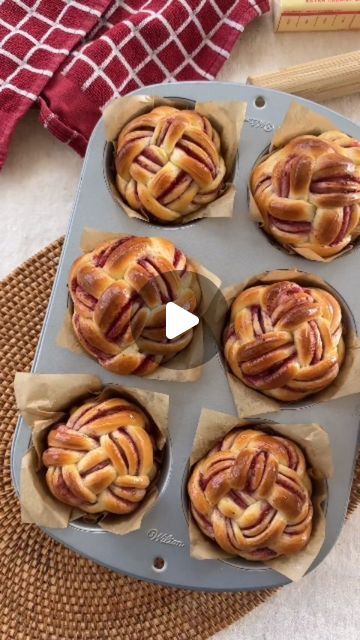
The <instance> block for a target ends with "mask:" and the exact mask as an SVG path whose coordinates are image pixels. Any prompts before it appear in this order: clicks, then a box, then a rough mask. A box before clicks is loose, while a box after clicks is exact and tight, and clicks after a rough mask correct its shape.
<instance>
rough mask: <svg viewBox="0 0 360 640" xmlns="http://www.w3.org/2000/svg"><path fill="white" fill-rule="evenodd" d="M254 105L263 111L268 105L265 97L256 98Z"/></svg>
mask: <svg viewBox="0 0 360 640" xmlns="http://www.w3.org/2000/svg"><path fill="white" fill-rule="evenodd" d="M254 104H255V107H257V108H258V109H263V108H264V107H265V105H266V100H265V98H264V96H256V98H255V100H254Z"/></svg>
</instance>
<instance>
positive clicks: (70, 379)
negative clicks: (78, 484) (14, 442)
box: [14, 373, 169, 535]
mask: <svg viewBox="0 0 360 640" xmlns="http://www.w3.org/2000/svg"><path fill="white" fill-rule="evenodd" d="M14 387H15V396H16V403H17V407H18V409H19V412H20V413H21V415H22V416H23V418H24V420H25V422H26V424H27V425H28V427H29V428H30V429H31V431H32V446H31V448H30V449H29V450H28V451H27V453H26V454H25V455H24V457H23V459H22V462H21V476H20V503H21V520H22V522H31V523H35V524H37V525H39V526H41V527H49V528H56V529H64V528H66V527H67V526H68V525H69V522H71V521H73V520H76V519H78V518H82V517H85V518H86V519H87V520H88V521H92V522H95V521H96V522H98V524H99V526H100V527H101V528H102V529H104V530H105V531H109V532H110V533H115V534H119V535H125V534H127V533H130V532H131V531H136V530H137V529H139V528H140V526H141V522H142V519H143V518H144V516H145V515H146V514H147V513H148V512H149V511H150V510H151V508H152V506H153V505H154V503H155V502H156V500H157V497H158V490H157V487H156V482H157V480H158V478H157V480H155V482H154V485H153V486H152V487H150V489H149V492H148V493H147V495H146V496H145V498H144V500H143V501H142V502H141V503H140V505H139V507H138V508H137V509H136V511H134V512H133V513H131V514H129V515H126V516H121V515H119V516H118V515H112V514H109V515H107V516H105V517H102V518H100V519H98V518H97V517H96V516H94V515H92V514H87V513H85V512H82V511H81V510H80V509H77V508H73V507H71V506H68V505H65V504H63V503H62V502H60V501H59V500H57V499H56V498H54V497H53V496H52V494H51V493H50V491H49V489H48V487H47V485H46V481H45V474H44V467H43V465H42V463H41V456H42V453H43V451H44V449H45V448H46V437H47V433H48V430H49V427H50V426H51V425H53V424H55V423H56V422H58V421H59V420H61V419H62V418H63V417H64V416H65V415H66V413H67V411H68V410H69V409H70V408H71V407H72V406H76V405H77V404H79V403H81V402H82V401H84V400H86V399H89V398H91V397H94V398H99V399H100V400H104V399H106V398H108V397H112V396H114V395H118V396H121V397H125V398H126V399H129V400H131V401H132V402H135V403H136V404H137V405H139V406H140V407H141V408H142V409H145V412H147V413H148V414H149V415H150V417H151V418H152V420H153V422H154V424H155V426H156V427H157V445H158V449H159V451H162V450H163V448H164V446H165V443H166V440H167V436H168V411H169V396H167V395H165V394H163V393H155V392H153V391H145V390H143V389H136V388H132V387H131V388H130V387H122V386H120V385H114V384H109V385H103V384H102V382H101V380H100V379H99V378H97V377H96V376H92V375H87V374H32V373H17V374H16V376H15V383H14Z"/></svg>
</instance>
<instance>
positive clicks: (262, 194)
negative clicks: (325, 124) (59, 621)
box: [250, 131, 360, 260]
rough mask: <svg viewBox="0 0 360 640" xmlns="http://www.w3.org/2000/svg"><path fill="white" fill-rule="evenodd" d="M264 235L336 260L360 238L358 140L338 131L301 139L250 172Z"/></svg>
mask: <svg viewBox="0 0 360 640" xmlns="http://www.w3.org/2000/svg"><path fill="white" fill-rule="evenodd" d="M250 184H251V192H252V195H253V198H254V200H255V204H256V207H257V210H258V212H257V214H258V215H259V217H260V221H261V224H262V225H263V227H264V229H265V231H266V232H267V233H268V234H269V235H271V236H273V237H274V238H275V239H276V240H277V241H278V242H279V243H280V244H282V245H283V246H284V247H286V248H287V249H290V250H291V251H295V252H298V253H300V254H302V255H304V257H310V258H311V259H314V260H320V259H327V258H332V257H336V256H338V255H339V254H341V253H342V252H343V251H344V250H345V249H347V248H350V247H351V246H352V244H353V242H354V241H355V240H356V239H357V238H358V237H359V235H360V141H358V140H354V139H353V138H351V137H350V136H348V135H346V134H345V133H341V132H340V131H328V132H326V133H322V134H321V135H319V136H313V135H304V136H299V137H296V138H294V139H293V140H291V141H290V142H289V143H288V144H286V145H285V146H284V147H282V148H281V149H278V150H276V151H274V152H272V153H270V154H269V155H268V156H267V157H266V158H265V159H264V160H262V161H261V162H260V163H259V164H258V165H257V166H256V167H255V169H254V170H253V172H252V175H251V182H250Z"/></svg>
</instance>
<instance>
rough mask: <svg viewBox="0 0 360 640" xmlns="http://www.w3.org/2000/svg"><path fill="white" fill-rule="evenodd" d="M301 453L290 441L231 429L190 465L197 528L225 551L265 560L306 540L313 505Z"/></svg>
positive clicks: (287, 552)
mask: <svg viewBox="0 0 360 640" xmlns="http://www.w3.org/2000/svg"><path fill="white" fill-rule="evenodd" d="M311 491H312V488H311V482H310V479H309V476H308V474H307V470H306V462H305V458H304V455H303V453H302V451H301V450H300V449H299V447H298V446H297V445H295V444H294V443H293V442H291V441H290V440H287V439H285V438H282V437H278V436H272V435H267V434H265V433H263V432H261V431H257V430H254V429H244V428H235V429H233V430H232V431H231V432H230V433H229V434H228V435H227V436H226V437H225V438H224V439H223V440H222V442H220V443H219V444H218V445H217V446H216V447H214V448H213V449H212V450H211V451H210V452H209V453H208V455H206V456H205V457H204V458H202V459H201V460H200V461H199V462H198V463H197V464H196V466H195V467H194V470H193V471H192V473H191V477H190V480H189V483H188V493H189V497H190V506H191V512H192V515H193V517H194V519H195V521H196V523H197V525H198V526H199V528H200V529H201V531H202V532H203V533H204V534H205V535H206V536H207V537H209V538H211V539H212V540H213V541H214V542H216V543H217V544H218V545H219V546H220V547H221V548H222V549H224V551H226V552H227V553H229V554H230V555H237V556H241V557H242V558H246V559H247V560H258V561H261V560H262V561H266V560H271V559H273V558H275V557H277V556H280V555H291V554H293V553H297V552H299V551H301V549H303V548H304V547H305V546H306V544H307V543H308V541H309V538H310V534H311V528H312V517H313V506H312V502H311Z"/></svg>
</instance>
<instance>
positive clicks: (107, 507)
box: [42, 397, 157, 515]
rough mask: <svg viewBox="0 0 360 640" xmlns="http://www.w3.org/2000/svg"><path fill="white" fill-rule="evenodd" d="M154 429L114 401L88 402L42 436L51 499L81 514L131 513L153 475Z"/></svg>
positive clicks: (125, 405)
mask: <svg viewBox="0 0 360 640" xmlns="http://www.w3.org/2000/svg"><path fill="white" fill-rule="evenodd" d="M154 454H156V443H155V439H154V428H153V425H152V423H151V421H150V419H149V418H148V416H147V415H145V413H144V412H143V411H142V410H141V409H140V407H139V406H137V405H136V404H133V403H132V402H129V401H128V400H125V399H123V398H120V397H114V398H109V399H107V400H103V401H99V400H90V401H88V402H86V403H84V404H82V405H80V406H78V407H76V408H74V409H73V410H72V411H71V412H70V415H69V416H68V419H67V420H66V421H64V422H61V423H58V424H56V425H54V426H53V427H52V428H51V429H50V431H49V433H48V436H47V448H46V449H45V451H44V453H43V456H42V461H43V464H44V466H45V467H46V468H47V472H46V482H47V485H48V487H49V489H50V491H51V493H52V494H53V496H54V497H55V498H57V499H58V500H60V501H61V502H64V503H65V504H68V505H71V506H73V507H77V508H79V509H81V510H82V511H85V512H86V513H93V514H98V513H103V512H108V513H115V514H122V515H124V514H128V513H132V512H133V511H134V510H135V509H136V508H137V506H138V505H139V503H140V502H141V501H142V500H143V499H144V497H145V495H146V493H147V491H148V489H149V486H150V484H151V482H152V480H153V479H154V478H155V476H156V473H157V462H156V460H155V455H154Z"/></svg>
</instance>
